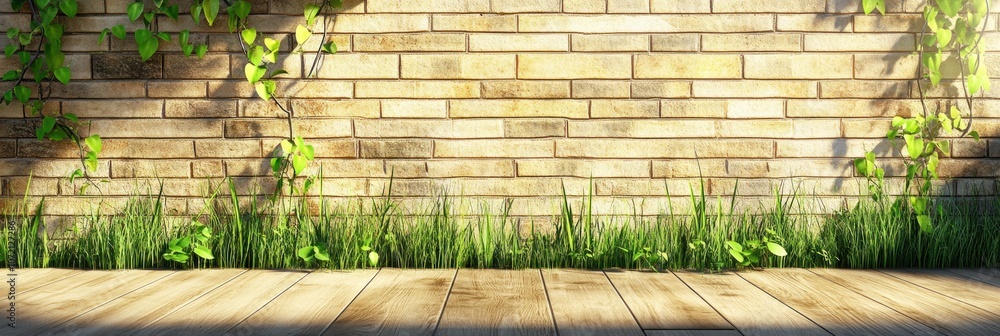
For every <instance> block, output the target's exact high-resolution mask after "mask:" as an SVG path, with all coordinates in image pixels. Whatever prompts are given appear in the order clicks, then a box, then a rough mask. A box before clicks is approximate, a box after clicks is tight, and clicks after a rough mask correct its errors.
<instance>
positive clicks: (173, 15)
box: [163, 5, 181, 21]
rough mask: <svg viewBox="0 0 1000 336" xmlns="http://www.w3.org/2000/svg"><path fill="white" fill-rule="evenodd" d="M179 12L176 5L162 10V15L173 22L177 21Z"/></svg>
mask: <svg viewBox="0 0 1000 336" xmlns="http://www.w3.org/2000/svg"><path fill="white" fill-rule="evenodd" d="M180 12H181V10H180V8H178V7H177V5H173V6H170V7H167V8H166V9H164V10H163V14H164V15H166V16H167V17H168V18H170V19H171V20H174V21H177V19H178V18H180V14H181V13H180Z"/></svg>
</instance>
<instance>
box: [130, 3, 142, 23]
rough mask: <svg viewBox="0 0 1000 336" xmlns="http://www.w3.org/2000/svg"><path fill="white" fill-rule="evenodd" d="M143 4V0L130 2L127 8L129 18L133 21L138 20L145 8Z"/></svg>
mask: <svg viewBox="0 0 1000 336" xmlns="http://www.w3.org/2000/svg"><path fill="white" fill-rule="evenodd" d="M143 6H144V5H143V4H142V1H136V2H133V3H130V4H129V5H128V7H127V9H126V12H127V13H128V20H129V21H132V22H135V20H138V19H139V16H140V15H142V11H143V9H144V8H143Z"/></svg>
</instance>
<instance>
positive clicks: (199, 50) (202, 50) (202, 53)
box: [194, 44, 208, 58]
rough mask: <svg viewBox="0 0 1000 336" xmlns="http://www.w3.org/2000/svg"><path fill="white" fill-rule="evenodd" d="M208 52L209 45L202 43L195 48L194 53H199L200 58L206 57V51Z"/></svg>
mask: <svg viewBox="0 0 1000 336" xmlns="http://www.w3.org/2000/svg"><path fill="white" fill-rule="evenodd" d="M207 52H208V45H205V44H202V45H199V46H197V47H195V48H194V53H195V54H196V55H198V58H203V57H205V53H207Z"/></svg>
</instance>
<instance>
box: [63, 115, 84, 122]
mask: <svg viewBox="0 0 1000 336" xmlns="http://www.w3.org/2000/svg"><path fill="white" fill-rule="evenodd" d="M63 117H65V118H66V119H68V120H69V121H72V122H80V118H77V117H76V115H75V114H72V113H66V114H64V115H63Z"/></svg>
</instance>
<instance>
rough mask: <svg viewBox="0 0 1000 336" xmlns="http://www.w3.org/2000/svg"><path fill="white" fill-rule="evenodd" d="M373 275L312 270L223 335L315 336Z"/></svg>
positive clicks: (359, 291) (369, 272) (356, 272)
mask: <svg viewBox="0 0 1000 336" xmlns="http://www.w3.org/2000/svg"><path fill="white" fill-rule="evenodd" d="M377 272H378V271H376V270H356V271H350V272H330V271H313V272H312V273H309V275H307V276H306V277H305V278H303V279H302V280H300V281H299V282H297V283H295V285H293V286H292V287H291V288H289V289H288V290H287V291H285V292H284V293H282V294H281V296H278V297H277V298H275V299H274V300H273V301H271V302H270V303H268V304H267V306H264V308H261V309H260V310H258V311H257V312H256V313H254V314H253V315H251V316H250V317H249V318H247V319H246V320H245V321H243V322H242V323H240V324H239V325H238V326H236V328H233V329H232V330H230V331H229V332H228V333H227V335H240V336H246V335H319V334H320V333H321V332H323V329H326V327H327V326H328V325H330V323H332V322H333V320H335V319H336V318H337V316H338V315H340V313H341V312H343V311H344V309H346V308H347V305H348V304H350V303H351V301H353V300H354V298H355V297H357V296H358V294H359V293H361V290H362V289H364V288H365V286H366V285H367V284H368V282H369V281H371V279H372V277H374V276H375V274H376V273H377Z"/></svg>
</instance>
